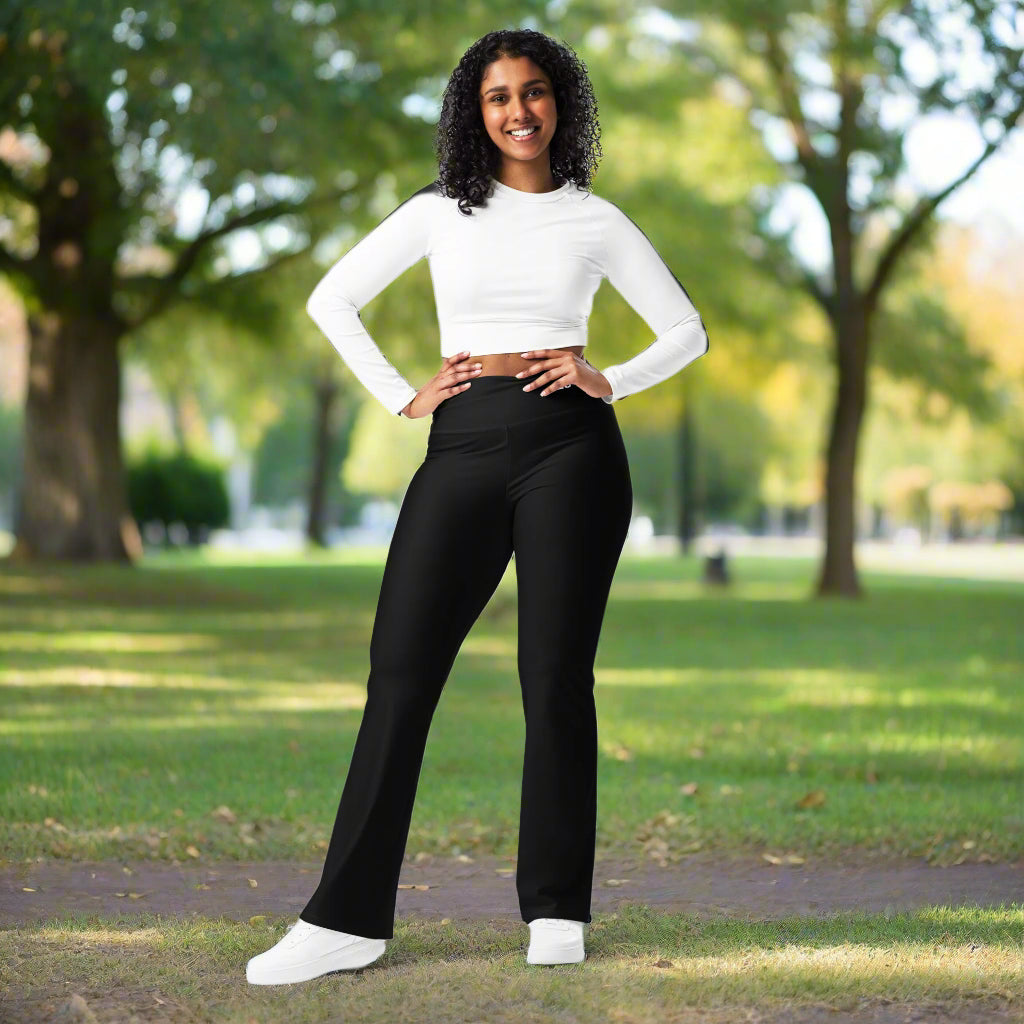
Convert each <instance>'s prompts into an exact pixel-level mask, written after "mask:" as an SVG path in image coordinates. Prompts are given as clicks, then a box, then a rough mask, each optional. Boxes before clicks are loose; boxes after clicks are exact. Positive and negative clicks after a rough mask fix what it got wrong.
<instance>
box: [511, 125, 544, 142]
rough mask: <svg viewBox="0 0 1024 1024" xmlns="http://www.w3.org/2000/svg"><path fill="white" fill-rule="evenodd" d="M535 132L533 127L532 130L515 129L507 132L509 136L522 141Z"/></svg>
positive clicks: (535, 128)
mask: <svg viewBox="0 0 1024 1024" xmlns="http://www.w3.org/2000/svg"><path fill="white" fill-rule="evenodd" d="M536 130H537V126H536V125H534V126H533V127H532V128H516V129H514V130H513V131H511V132H509V135H515V136H516V137H517V138H520V139H524V138H526V136H527V135H532V134H533V133H534V132H535V131H536Z"/></svg>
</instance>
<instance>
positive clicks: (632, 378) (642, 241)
mask: <svg viewBox="0 0 1024 1024" xmlns="http://www.w3.org/2000/svg"><path fill="white" fill-rule="evenodd" d="M609 205H610V206H611V209H610V210H609V211H608V220H607V222H606V223H607V227H606V231H605V239H604V241H605V252H604V260H605V276H606V277H607V278H608V280H609V281H610V282H611V284H612V287H613V288H614V289H615V290H616V291H617V292H618V293H619V294H620V295H621V296H622V297H623V298H624V299H625V300H626V302H628V303H629V305H630V306H631V307H632V308H633V309H634V310H635V311H636V312H637V313H639V314H640V316H641V317H642V318H643V320H644V322H645V323H646V324H647V326H648V327H650V328H651V330H652V331H654V333H655V335H656V337H655V339H654V341H652V342H651V343H650V344H649V345H648V346H647V348H645V349H643V350H642V351H641V352H639V353H637V354H636V355H635V356H633V358H632V359H629V360H627V361H626V362H624V363H618V364H616V365H614V366H609V367H607V368H606V369H604V370H602V371H601V372H602V373H603V374H604V376H605V378H606V380H607V381H608V383H609V384H610V385H611V387H612V393H611V394H610V395H604V396H602V397H603V399H604V401H605V402H608V403H609V404H611V403H612V402H617V401H618V400H619V399H620V398H625V397H626V395H632V394H635V393H636V392H638V391H643V390H644V389H645V388H649V387H651V386H652V385H653V384H658V383H659V382H661V381H663V380H665V379H667V378H668V377H671V376H672V375H673V374H675V373H678V372H679V371H680V370H681V369H682V368H683V367H684V366H687V365H688V364H689V363H692V362H693V361H694V360H695V359H697V358H698V357H699V356H702V355H704V353H705V352H707V350H708V334H707V331H706V330H705V328H704V321H703V320H701V317H700V313H698V312H697V309H696V307H695V306H694V305H693V302H692V301H691V300H690V296H689V295H688V294H687V293H686V289H685V288H684V287H683V286H682V284H681V283H680V282H679V279H678V278H677V277H676V276H675V274H673V273H672V271H671V270H670V269H669V267H668V265H667V264H666V263H665V261H664V260H663V259H662V258H661V256H660V255H659V253H658V251H657V249H655V248H654V246H653V245H652V244H651V241H650V239H649V238H648V237H647V236H646V235H645V234H644V233H643V231H641V230H640V228H639V227H637V225H636V224H634V223H633V221H632V220H631V219H630V218H629V217H628V216H627V215H626V214H625V213H623V212H622V211H621V210H620V209H619V208H618V207H617V206H615V204H614V203H610V204H609Z"/></svg>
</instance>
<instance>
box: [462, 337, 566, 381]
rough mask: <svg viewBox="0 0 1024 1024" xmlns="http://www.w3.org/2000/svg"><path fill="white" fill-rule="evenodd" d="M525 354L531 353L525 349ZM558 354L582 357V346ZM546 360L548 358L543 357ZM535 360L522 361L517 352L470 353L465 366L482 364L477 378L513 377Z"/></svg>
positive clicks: (560, 350)
mask: <svg viewBox="0 0 1024 1024" xmlns="http://www.w3.org/2000/svg"><path fill="white" fill-rule="evenodd" d="M526 351H527V352H529V351H532V350H531V349H527V350H526ZM558 351H559V352H575V353H576V355H578V356H582V355H583V346H582V345H569V346H567V347H566V348H560V349H558ZM544 358H548V357H544ZM535 362H537V359H524V358H523V357H522V355H521V354H520V353H519V352H495V353H492V354H490V355H485V356H474V355H473V353H472V352H470V354H469V358H468V359H467V360H466V363H467V365H470V366H471V365H473V364H474V363H482V364H483V365H482V366H481V367H480V372H479V373H478V374H476V376H477V377H495V376H500V377H514V376H515V375H516V374H517V373H519V371H520V370H525V369H527V368H528V367H530V366H532V365H533V364H534V363H535Z"/></svg>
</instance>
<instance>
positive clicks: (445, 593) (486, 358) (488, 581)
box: [247, 30, 708, 984]
mask: <svg viewBox="0 0 1024 1024" xmlns="http://www.w3.org/2000/svg"><path fill="white" fill-rule="evenodd" d="M598 136H599V126H598V120H597V108H596V103H595V101H594V95H593V90H592V88H591V84H590V81H589V79H588V77H587V73H586V69H585V68H584V66H583V64H582V63H581V62H580V61H579V59H578V58H577V57H576V55H575V53H573V51H572V50H571V49H570V48H569V47H567V46H566V45H564V44H561V43H558V42H556V41H555V40H553V39H551V38H549V37H548V36H546V35H543V34H541V33H539V32H534V31H531V30H518V31H499V32H492V33H489V34H488V35H486V36H484V37H483V38H481V39H480V40H478V41H477V42H476V43H474V44H473V45H472V46H471V47H470V48H469V50H468V51H467V52H466V54H465V55H464V56H463V58H462V60H461V61H460V62H459V64H458V66H457V67H456V69H455V71H454V72H453V74H452V77H451V79H450V81H449V83H448V87H447V89H446V92H445V96H444V101H443V107H442V112H441V118H440V122H439V126H438V131H437V153H438V157H439V167H440V174H439V176H438V178H437V180H436V181H434V182H432V183H431V184H430V185H428V186H426V187H425V188H422V189H420V190H419V191H417V192H416V193H414V194H413V195H412V196H410V197H409V198H408V199H406V200H405V201H404V202H403V203H401V204H400V205H399V206H398V207H397V208H396V209H395V210H393V211H392V212H391V214H389V215H388V216H387V217H386V218H385V219H384V220H383V221H382V222H381V223H380V224H379V225H378V226H377V227H376V228H374V230H373V231H371V232H370V233H369V234H367V235H366V236H364V237H363V238H362V239H361V240H360V241H359V243H358V244H357V245H355V246H354V247H353V248H352V249H350V250H349V251H348V252H347V253H346V254H345V255H344V256H343V257H342V258H341V259H340V260H338V262H337V263H335V264H334V266H333V267H331V269H330V270H329V271H328V272H327V273H326V274H325V275H324V277H323V278H322V280H321V281H320V282H319V284H317V286H316V288H315V289H314V291H313V293H312V295H311V296H310V298H309V301H308V303H307V310H308V312H309V314H310V316H311V317H312V318H313V319H314V321H315V322H316V323H317V324H318V325H319V326H320V328H321V329H322V330H323V331H324V333H325V334H326V336H327V337H328V339H329V340H330V341H331V343H332V344H333V345H334V346H335V348H336V349H337V350H338V352H339V354H340V355H341V357H342V359H343V360H344V361H345V363H346V364H347V365H348V367H349V368H350V369H351V370H352V372H353V373H354V374H355V375H356V377H357V378H358V379H359V380H360V382H361V383H362V384H363V385H364V386H365V387H366V389H367V390H368V391H369V392H370V393H371V394H373V395H374V396H375V397H376V398H377V399H378V400H379V401H380V402H381V403H382V404H383V405H384V406H385V407H386V408H387V409H388V410H389V411H391V412H393V413H396V414H398V415H404V416H407V417H410V418H412V419H417V418H419V417H422V416H426V415H428V414H430V415H431V416H432V422H431V426H430V432H429V437H428V441H427V451H426V455H425V458H424V461H423V463H422V465H420V466H419V468H418V469H417V470H416V472H415V474H414V475H413V477H412V480H411V481H410V484H409V487H408V489H407V491H406V494H405V497H404V499H403V501H402V506H401V510H400V513H399V516H398V521H397V523H396V526H395V532H394V536H393V538H392V540H391V544H390V547H389V550H388V556H387V561H386V564H385V568H384V575H383V579H382V582H381V589H380V596H379V600H378V604H377V612H376V618H375V620H374V626H373V633H372V637H371V641H370V663H371V667H370V674H369V679H368V682H367V699H366V706H365V709H364V712H363V718H362V722H361V724H360V728H359V733H358V736H357V738H356V743H355V748H354V751H353V755H352V762H351V765H350V768H349V773H348V777H347V779H346V782H345V786H344V789H343V792H342V795H341V802H340V804H339V807H338V814H337V819H336V821H335V824H334V829H333V833H332V835H331V842H330V846H329V848H328V851H327V855H326V862H325V865H324V869H323V876H322V878H321V881H320V884H319V887H318V888H317V890H316V892H315V893H314V894H313V896H312V898H311V899H310V900H309V902H308V903H307V904H306V907H305V908H304V909H303V910H302V911H301V913H300V915H299V918H298V920H297V921H296V922H295V924H294V925H293V926H292V928H291V930H290V931H289V932H288V933H287V934H286V935H285V937H284V938H283V939H282V940H281V941H280V942H279V943H278V944H277V945H276V946H274V947H273V948H272V949H270V950H268V951H267V952H265V953H262V954H260V955H259V956H256V957H254V958H253V959H252V960H251V961H250V962H249V965H248V970H247V976H248V979H249V981H251V982H253V983H255V984H275V983H282V982H292V981H302V980H306V979H309V978H314V977H317V976H319V975H321V974H325V973H327V972H329V971H335V970H342V969H346V968H354V967H362V966H365V965H366V964H369V963H372V962H373V961H374V960H376V959H377V958H378V957H379V956H380V955H381V954H382V953H383V952H384V948H385V940H386V939H389V938H391V937H392V935H393V924H394V912H395V901H396V891H397V886H398V880H399V872H400V869H401V865H402V859H403V856H404V852H405V845H406V840H407V838H408V830H409V823H410V819H411V816H412V808H413V799H414V796H415V791H416V786H417V781H418V777H419V772H420V767H421V762H422V758H423V751H424V747H425V743H426V737H427V732H428V729H429V727H430V723H431V719H432V716H433V713H434V709H435V707H436V705H437V702H438V699H439V697H440V694H441V689H442V687H443V686H444V683H445V681H446V680H447V678H448V674H449V671H450V669H451V667H452V663H453V662H454V660H455V657H456V654H457V653H458V651H459V649H460V647H461V645H462V642H463V640H464V638H465V636H466V634H467V633H468V632H469V629H470V627H471V626H472V625H473V623H474V622H475V621H476V619H477V617H478V616H479V614H480V612H481V611H482V609H483V608H484V606H485V605H486V604H487V602H488V600H489V598H490V597H491V595H492V594H493V592H494V590H495V588H496V587H497V585H498V582H499V581H500V580H501V578H502V576H503V575H504V572H505V569H506V568H507V566H508V561H509V559H510V558H511V557H512V555H513V553H514V554H515V559H516V579H517V586H518V596H519V622H518V626H519V654H518V668H519V678H520V685H521V688H522V697H523V708H524V713H525V717H526V743H525V751H524V763H523V781H522V793H521V806H520V823H519V855H518V860H517V872H516V888H517V892H518V897H519V906H520V912H521V916H522V918H523V920H524V921H526V922H528V924H529V926H530V947H529V950H528V953H527V962H528V963H545V964H555V963H576V962H579V961H581V960H583V958H584V955H585V953H584V946H583V925H584V924H585V923H587V922H589V921H590V919H591V918H590V895H591V885H592V881H593V868H594V844H595V836H596V809H597V716H596V710H595V705H594V693H593V688H594V673H593V667H594V659H595V655H596V650H597V642H598V636H599V633H600V629H601V622H602V619H603V617H604V611H605V605H606V603H607V598H608V592H609V588H610V586H611V581H612V576H613V574H614V572H615V568H616V565H617V563H618V559H619V555H620V553H621V550H622V546H623V543H624V541H625V537H626V531H627V529H628V526H629V521H630V515H631V511H632V501H633V493H632V485H631V481H630V474H629V465H628V463H627V459H626V451H625V448H624V446H623V442H622V436H621V434H620V432H619V427H618V423H617V420H616V417H615V413H614V411H613V409H612V407H611V403H613V402H615V401H618V400H619V399H621V398H624V397H625V396H627V395H630V394H634V393H635V392H638V391H641V390H643V389H645V388H648V387H650V386H651V385H653V384H656V383H658V382H659V381H662V380H664V379H666V378H667V377H669V376H671V375H672V374H674V373H676V372H678V371H679V370H681V369H682V368H683V367H684V366H686V365H687V364H689V363H691V362H692V361H693V360H694V359H696V358H697V357H698V356H700V355H702V354H703V353H704V352H706V351H707V347H708V341H707V332H706V331H705V329H704V324H703V322H702V321H701V318H700V315H699V313H698V312H697V310H696V309H695V308H694V306H693V304H692V302H691V301H690V298H689V296H688V295H687V294H686V291H685V290H684V288H683V286H682V285H681V284H680V283H679V281H678V280H677V279H676V277H675V275H674V274H673V273H672V272H671V270H670V269H669V268H668V267H667V266H666V264H665V263H664V261H663V260H662V259H661V257H660V256H659V255H658V253H657V252H656V250H655V249H654V247H653V246H652V245H651V243H650V241H649V240H648V239H647V237H646V236H645V235H644V233H643V232H642V231H641V230H640V229H639V228H638V227H637V226H636V225H635V224H634V223H633V222H632V221H631V220H630V219H629V218H628V217H627V216H626V215H625V214H624V213H622V212H621V211H620V210H619V209H618V207H616V206H615V205H614V204H612V203H610V202H608V201H606V200H604V199H602V198H600V197H599V196H597V195H595V194H593V193H592V192H589V191H588V190H587V189H588V186H589V184H590V179H591V175H592V173H593V171H594V169H595V167H596V157H597V155H598V154H600V152H601V150H600V143H599V141H598ZM424 256H426V257H428V259H429V264H430V270H431V276H432V279H433V283H434V293H435V299H436V303H437V311H438V320H439V323H440V328H441V351H442V356H443V359H442V364H441V368H440V370H439V371H438V372H437V374H436V375H435V376H434V377H433V378H432V379H431V380H430V381H428V382H427V384H425V385H424V386H423V387H422V388H419V389H416V388H414V387H412V386H411V385H410V384H409V383H408V382H407V381H406V380H405V379H404V378H403V377H402V376H401V375H400V374H399V373H398V371H397V370H396V369H395V368H394V367H393V366H392V365H391V363H389V362H388V360H387V359H386V358H385V357H384V355H383V353H382V352H381V350H380V349H379V348H378V347H377V345H376V344H375V342H374V340H373V339H372V338H371V337H370V335H369V334H368V333H367V331H366V329H365V328H364V327H363V325H362V321H361V320H360V319H359V313H358V311H359V309H360V308H361V307H362V306H363V305H365V304H366V303H367V302H369V301H370V299H372V298H373V297H374V296H375V295H377V294H378V293H379V292H380V291H381V290H382V289H383V288H384V287H385V286H386V285H387V284H389V283H390V282H391V281H392V280H394V279H395V278H396V277H398V276H399V275H400V274H401V273H402V272H403V271H404V270H406V269H407V268H408V267H409V266H411V265H412V264H413V263H415V262H416V261H417V260H419V259H420V258H422V257H424ZM604 277H607V278H608V279H609V281H610V282H611V284H612V285H613V286H614V287H615V288H616V289H617V290H618V291H619V292H620V293H621V294H622V295H623V296H624V298H625V299H626V300H627V301H628V302H629V304H630V305H631V306H632V307H633V308H634V309H635V310H636V311H637V312H638V313H639V314H640V315H641V316H642V317H643V318H644V320H645V321H646V323H647V324H648V326H650V327H651V329H652V330H653V331H654V332H655V335H656V337H655V340H654V341H653V342H652V343H651V344H650V345H649V346H648V347H647V348H645V349H644V350H643V351H641V352H640V353H638V354H637V355H636V356H634V357H633V358H632V359H630V360H628V361H627V362H625V363H622V364H621V365H617V366H611V367H606V368H605V369H604V370H603V371H601V370H597V369H596V368H595V367H593V366H592V365H591V364H590V363H589V362H588V361H587V360H586V359H585V358H584V357H583V347H584V345H585V344H586V341H587V317H588V315H589V313H590V309H591V300H592V298H593V294H594V292H595V290H596V289H597V287H598V285H599V284H600V282H601V279H602V278H604Z"/></svg>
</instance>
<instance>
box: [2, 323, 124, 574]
mask: <svg viewBox="0 0 1024 1024" xmlns="http://www.w3.org/2000/svg"><path fill="white" fill-rule="evenodd" d="M28 327H29V371H28V391H27V395H26V400H25V429H24V433H23V442H22V443H23V445H24V448H23V477H22V481H23V482H22V489H21V493H20V494H19V495H18V503H17V507H16V512H15V523H14V535H15V544H14V549H13V550H12V552H11V554H10V558H11V559H12V560H16V561H36V560H54V561H77V562H130V561H132V560H133V559H134V558H136V557H138V556H140V555H141V554H142V541H141V538H140V537H139V531H138V527H137V526H136V523H135V520H134V519H133V518H132V516H131V513H130V511H129V509H128V499H127V492H126V487H125V479H124V469H123V465H122V460H121V436H120V409H121V368H120V360H119V353H118V343H119V340H120V331H119V329H118V328H117V327H116V326H115V325H114V324H112V323H111V322H109V321H107V320H103V319H97V318H96V317H95V316H89V315H81V316H71V315H68V314H59V313H55V312H52V311H50V312H43V313H34V314H32V315H30V316H29V320H28Z"/></svg>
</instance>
